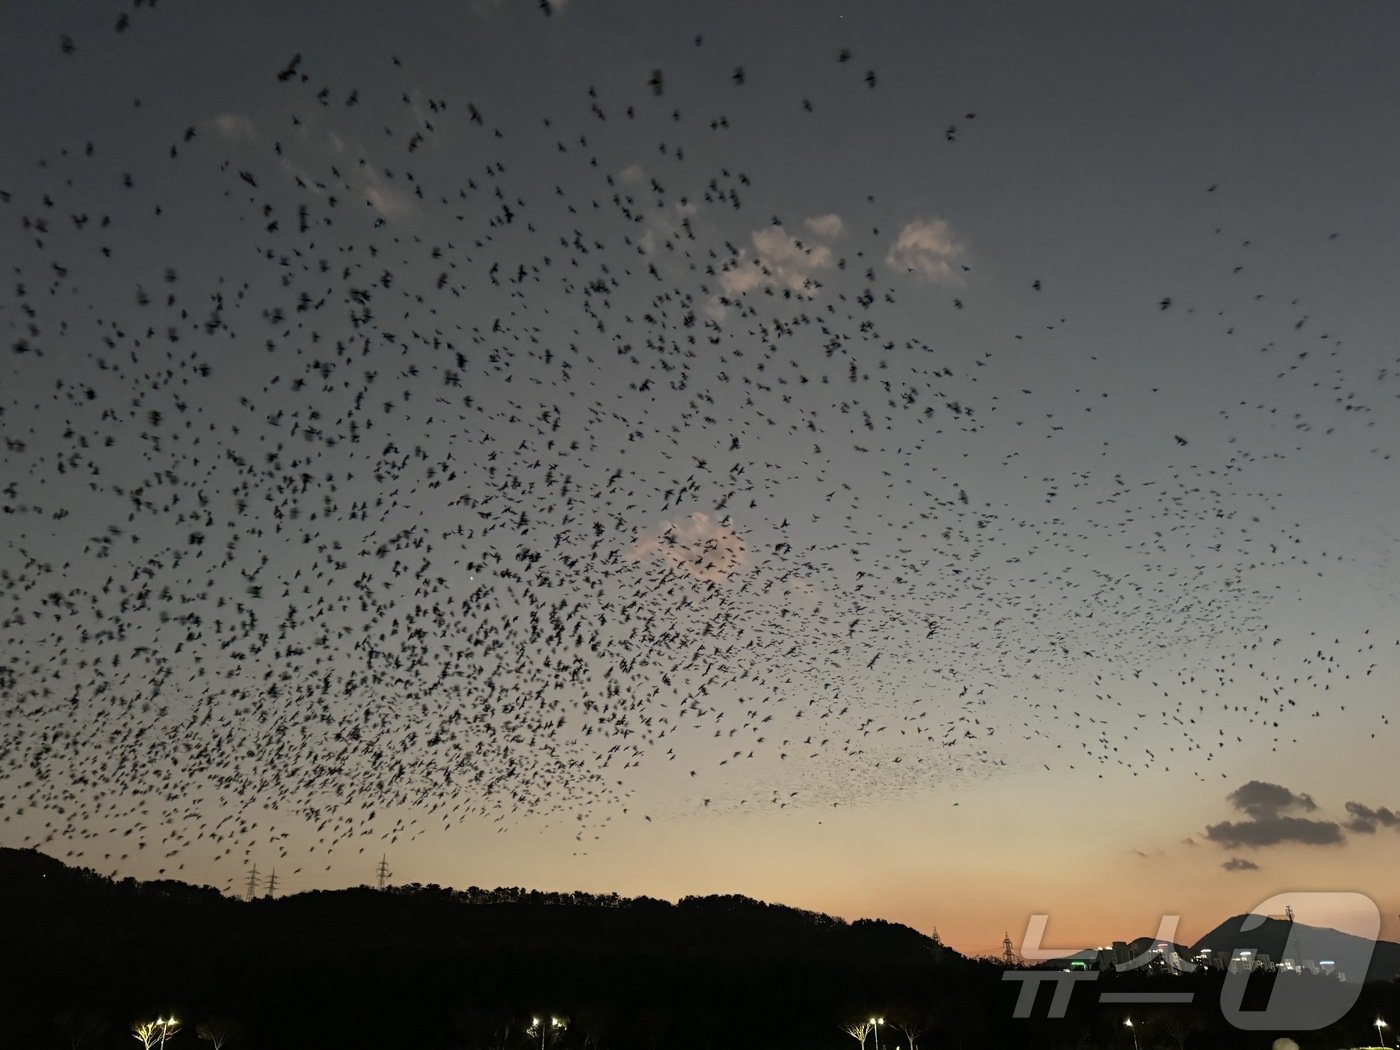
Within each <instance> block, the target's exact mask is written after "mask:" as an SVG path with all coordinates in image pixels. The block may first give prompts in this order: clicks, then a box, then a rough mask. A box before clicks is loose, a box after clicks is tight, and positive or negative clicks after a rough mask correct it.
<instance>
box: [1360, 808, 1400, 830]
mask: <svg viewBox="0 0 1400 1050" xmlns="http://www.w3.org/2000/svg"><path fill="white" fill-rule="evenodd" d="M1347 812H1348V813H1350V814H1351V820H1349V821H1347V830H1348V831H1354V832H1356V833H1357V834H1359V835H1374V834H1375V833H1376V827H1377V826H1378V825H1383V826H1385V827H1387V828H1400V813H1396V812H1395V811H1394V810H1391V809H1388V808H1386V807H1385V806H1382V807H1381V808H1380V809H1372V808H1371V807H1370V806H1363V805H1362V804H1361V803H1360V802H1348V803H1347Z"/></svg>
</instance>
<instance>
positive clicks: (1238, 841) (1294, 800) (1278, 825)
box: [1205, 780, 1343, 849]
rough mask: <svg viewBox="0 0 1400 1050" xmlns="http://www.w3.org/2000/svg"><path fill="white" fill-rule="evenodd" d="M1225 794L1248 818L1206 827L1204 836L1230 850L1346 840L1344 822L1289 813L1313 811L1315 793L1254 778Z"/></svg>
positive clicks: (1333, 843)
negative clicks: (1243, 847)
mask: <svg viewBox="0 0 1400 1050" xmlns="http://www.w3.org/2000/svg"><path fill="white" fill-rule="evenodd" d="M1225 797H1226V801H1228V802H1229V803H1230V805H1232V806H1234V807H1235V808H1236V809H1237V810H1239V811H1240V812H1242V813H1244V814H1246V815H1247V816H1248V817H1249V819H1248V820H1240V821H1234V820H1227V821H1223V822H1221V823H1219V824H1211V825H1208V826H1207V827H1206V831H1205V837H1206V838H1207V839H1208V840H1210V841H1211V842H1216V843H1219V844H1220V845H1222V846H1224V847H1226V848H1227V849H1235V848H1237V847H1240V846H1249V847H1254V848H1258V847H1260V846H1277V845H1279V844H1281V843H1285V842H1296V843H1301V844H1303V845H1306V846H1334V845H1337V844H1338V843H1340V842H1342V840H1343V834H1342V825H1340V824H1338V823H1337V822H1336V821H1335V820H1313V819H1311V818H1309V817H1297V816H1292V815H1290V814H1289V813H1287V812H1286V811H1287V810H1302V811H1303V812H1305V813H1312V812H1314V811H1316V809H1317V803H1316V802H1314V801H1313V800H1312V796H1310V795H1304V794H1295V793H1294V792H1292V791H1290V790H1289V789H1288V788H1286V787H1284V786H1283V785H1282V784H1270V783H1267V782H1265V781H1262V780H1251V781H1250V782H1249V783H1247V784H1245V785H1244V786H1243V787H1239V788H1236V789H1235V790H1234V791H1232V792H1230V794H1229V795H1227V796H1225Z"/></svg>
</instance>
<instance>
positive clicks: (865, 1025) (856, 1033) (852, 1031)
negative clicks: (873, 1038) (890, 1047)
mask: <svg viewBox="0 0 1400 1050" xmlns="http://www.w3.org/2000/svg"><path fill="white" fill-rule="evenodd" d="M874 1027H875V1026H874V1025H873V1024H871V1023H870V1022H869V1021H855V1022H853V1023H851V1024H843V1025H842V1026H841V1031H843V1032H845V1033H846V1034H847V1035H848V1036H850V1037H851V1038H852V1039H854V1040H855V1041H856V1042H858V1043H859V1044H860V1050H865V1040H866V1039H868V1038H869V1037H870V1030H871V1029H872V1028H874Z"/></svg>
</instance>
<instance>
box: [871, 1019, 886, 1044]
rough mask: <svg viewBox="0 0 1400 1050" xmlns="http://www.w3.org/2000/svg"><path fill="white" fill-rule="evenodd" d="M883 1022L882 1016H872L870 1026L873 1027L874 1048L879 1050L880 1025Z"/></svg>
mask: <svg viewBox="0 0 1400 1050" xmlns="http://www.w3.org/2000/svg"><path fill="white" fill-rule="evenodd" d="M884 1023H885V1019H884V1018H883V1017H872V1018H871V1019H870V1027H871V1028H873V1029H875V1050H880V1026H881V1025H882V1024H884Z"/></svg>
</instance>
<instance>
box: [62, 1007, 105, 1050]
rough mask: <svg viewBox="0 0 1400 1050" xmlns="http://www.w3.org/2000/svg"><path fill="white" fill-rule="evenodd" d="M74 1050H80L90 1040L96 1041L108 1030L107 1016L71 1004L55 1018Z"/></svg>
mask: <svg viewBox="0 0 1400 1050" xmlns="http://www.w3.org/2000/svg"><path fill="white" fill-rule="evenodd" d="M54 1024H56V1025H58V1029H59V1031H61V1032H62V1033H63V1036H64V1038H65V1039H67V1040H68V1045H69V1046H70V1047H71V1048H72V1050H80V1048H81V1047H82V1045H83V1044H84V1043H86V1042H88V1040H93V1041H96V1040H97V1038H98V1037H99V1036H101V1035H102V1034H103V1033H104V1032H106V1030H107V1018H105V1017H103V1016H102V1015H101V1014H100V1013H98V1012H97V1011H96V1010H90V1009H85V1008H83V1007H77V1006H70V1007H68V1008H67V1009H65V1010H62V1011H60V1012H59V1014H58V1016H57V1017H55V1018H54Z"/></svg>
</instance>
